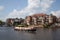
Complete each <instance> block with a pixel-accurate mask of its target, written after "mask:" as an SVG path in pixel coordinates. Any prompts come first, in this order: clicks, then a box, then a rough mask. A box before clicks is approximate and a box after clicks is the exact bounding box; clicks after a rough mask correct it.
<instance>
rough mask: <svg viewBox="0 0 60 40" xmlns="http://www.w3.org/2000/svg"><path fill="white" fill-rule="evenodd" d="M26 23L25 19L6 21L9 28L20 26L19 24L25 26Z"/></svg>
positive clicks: (9, 19)
mask: <svg viewBox="0 0 60 40" xmlns="http://www.w3.org/2000/svg"><path fill="white" fill-rule="evenodd" d="M23 23H24V19H22V18H20V19H19V18H8V19H7V20H6V24H7V25H8V26H15V25H19V24H23Z"/></svg>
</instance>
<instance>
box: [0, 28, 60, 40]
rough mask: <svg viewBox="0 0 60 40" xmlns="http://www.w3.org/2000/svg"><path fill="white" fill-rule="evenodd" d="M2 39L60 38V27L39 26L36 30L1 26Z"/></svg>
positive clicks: (56, 39)
mask: <svg viewBox="0 0 60 40" xmlns="http://www.w3.org/2000/svg"><path fill="white" fill-rule="evenodd" d="M0 40H60V28H58V29H43V28H38V29H37V31H36V32H25V31H15V30H14V29H13V28H12V27H0Z"/></svg>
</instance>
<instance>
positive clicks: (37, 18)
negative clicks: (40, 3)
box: [25, 13, 56, 25]
mask: <svg viewBox="0 0 60 40" xmlns="http://www.w3.org/2000/svg"><path fill="white" fill-rule="evenodd" d="M25 21H26V24H27V25H40V24H52V23H54V22H56V16H54V15H52V14H50V15H47V14H43V13H40V14H34V15H31V16H27V17H26V19H25Z"/></svg>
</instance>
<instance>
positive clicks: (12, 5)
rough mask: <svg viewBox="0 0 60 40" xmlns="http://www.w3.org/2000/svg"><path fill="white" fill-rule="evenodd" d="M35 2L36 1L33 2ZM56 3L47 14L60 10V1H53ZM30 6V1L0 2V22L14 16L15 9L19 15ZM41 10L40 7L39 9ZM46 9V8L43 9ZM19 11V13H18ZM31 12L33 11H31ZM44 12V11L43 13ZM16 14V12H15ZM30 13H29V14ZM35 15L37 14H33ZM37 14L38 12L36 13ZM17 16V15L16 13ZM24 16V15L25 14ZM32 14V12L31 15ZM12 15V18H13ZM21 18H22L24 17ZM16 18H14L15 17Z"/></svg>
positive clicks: (5, 0) (4, 0)
mask: <svg viewBox="0 0 60 40" xmlns="http://www.w3.org/2000/svg"><path fill="white" fill-rule="evenodd" d="M33 1H34V0H33ZM53 1H54V2H53V3H52V4H51V5H50V7H49V8H48V11H47V12H45V13H49V12H51V11H54V12H55V11H58V10H60V0H53ZM27 5H30V4H28V0H0V7H2V8H0V20H3V19H4V18H6V17H8V16H9V13H11V15H12V14H13V11H14V9H16V11H17V13H19V12H20V10H22V9H24V10H27V9H25V7H26V6H27ZM33 5H34V4H33ZM39 8H40V7H39ZM42 8H44V7H42ZM18 11H19V12H18ZM30 11H31V10H30ZM35 11H36V10H35ZM43 12H44V11H43ZM14 13H15V12H14ZM28 13H29V12H28ZM33 13H35V12H33ZM36 13H37V12H36ZM15 14H16V13H15ZM23 14H24V13H23ZM30 14H32V12H31V13H30ZM11 15H10V16H11ZM15 16H17V17H19V16H20V15H19V16H18V15H15ZM22 16H24V17H25V16H27V15H26V14H24V15H22ZM22 16H21V17H22ZM13 17H14V16H13Z"/></svg>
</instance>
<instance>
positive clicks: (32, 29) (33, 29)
mask: <svg viewBox="0 0 60 40" xmlns="http://www.w3.org/2000/svg"><path fill="white" fill-rule="evenodd" d="M14 30H20V31H36V28H35V27H14Z"/></svg>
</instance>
